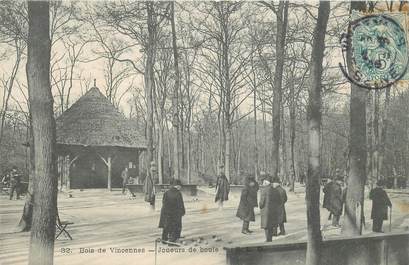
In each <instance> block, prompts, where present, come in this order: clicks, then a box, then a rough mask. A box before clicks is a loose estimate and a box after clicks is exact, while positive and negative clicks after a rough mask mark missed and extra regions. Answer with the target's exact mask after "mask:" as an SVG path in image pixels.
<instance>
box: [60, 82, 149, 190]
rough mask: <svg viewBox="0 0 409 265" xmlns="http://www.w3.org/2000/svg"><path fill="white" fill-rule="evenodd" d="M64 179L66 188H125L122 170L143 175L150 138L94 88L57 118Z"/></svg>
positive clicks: (62, 182)
mask: <svg viewBox="0 0 409 265" xmlns="http://www.w3.org/2000/svg"><path fill="white" fill-rule="evenodd" d="M56 125H57V154H58V172H59V173H60V182H61V185H62V186H65V187H66V189H71V188H76V189H84V188H108V189H109V190H111V188H114V187H121V185H122V178H121V172H122V170H123V169H124V168H125V167H128V168H129V172H130V175H131V176H133V177H137V176H139V156H140V154H141V152H142V151H144V150H146V139H145V137H144V136H143V135H142V134H141V133H140V132H139V129H138V128H137V126H136V125H135V124H134V123H133V122H132V121H130V120H128V119H126V118H125V116H124V115H123V114H122V113H120V112H119V111H118V110H117V109H116V108H115V107H114V105H112V104H111V102H110V101H109V100H108V99H107V98H106V97H105V96H104V95H103V94H102V93H101V92H100V91H99V89H98V88H97V87H95V86H94V87H93V88H91V89H90V90H89V91H88V92H87V93H85V94H84V95H83V96H82V97H81V98H80V99H78V101H76V102H75V103H74V104H73V105H72V106H71V107H70V108H69V109H67V110H66V111H65V112H64V113H62V114H61V116H59V117H58V118H57V120H56Z"/></svg>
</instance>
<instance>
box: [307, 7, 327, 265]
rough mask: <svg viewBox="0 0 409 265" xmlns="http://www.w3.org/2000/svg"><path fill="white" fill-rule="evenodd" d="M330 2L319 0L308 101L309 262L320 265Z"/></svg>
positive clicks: (311, 264) (312, 264)
mask: <svg viewBox="0 0 409 265" xmlns="http://www.w3.org/2000/svg"><path fill="white" fill-rule="evenodd" d="M329 12H330V2H329V1H328V2H327V1H326V2H320V3H319V8H318V20H317V24H316V26H315V30H314V35H313V44H312V56H311V73H310V88H309V91H308V92H309V93H308V94H309V104H308V129H309V148H308V150H309V155H308V156H309V157H308V176H307V183H306V194H305V198H306V203H307V229H308V231H307V239H308V244H307V257H306V264H307V265H319V264H320V259H321V244H322V236H321V230H320V228H321V227H320V226H321V224H320V176H321V165H320V132H321V116H322V114H321V100H322V99H321V89H322V84H321V81H322V80H321V77H322V61H323V58H324V49H325V42H324V40H325V33H326V29H327V23H328V16H329Z"/></svg>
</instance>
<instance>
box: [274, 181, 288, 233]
mask: <svg viewBox="0 0 409 265" xmlns="http://www.w3.org/2000/svg"><path fill="white" fill-rule="evenodd" d="M277 184H278V186H277V188H276V189H277V190H278V192H279V193H280V196H281V202H282V204H281V213H282V214H281V216H280V218H279V219H280V221H281V223H280V233H279V234H278V235H285V227H284V223H286V222H287V213H286V211H285V203H286V202H287V192H286V191H285V189H284V188H283V187H281V184H280V183H277ZM273 185H274V183H273Z"/></svg>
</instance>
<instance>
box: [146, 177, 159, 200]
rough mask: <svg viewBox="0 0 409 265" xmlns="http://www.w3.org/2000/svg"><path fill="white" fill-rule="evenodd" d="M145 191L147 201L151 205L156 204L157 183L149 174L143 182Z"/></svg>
mask: <svg viewBox="0 0 409 265" xmlns="http://www.w3.org/2000/svg"><path fill="white" fill-rule="evenodd" d="M143 193H144V194H145V201H146V202H149V203H150V204H151V205H154V204H155V193H156V192H155V185H154V184H153V180H152V178H151V176H150V175H147V176H146V178H145V182H144V184H143Z"/></svg>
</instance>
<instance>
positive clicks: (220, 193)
mask: <svg viewBox="0 0 409 265" xmlns="http://www.w3.org/2000/svg"><path fill="white" fill-rule="evenodd" d="M223 170H224V166H220V172H219V176H218V177H217V180H216V197H215V199H214V201H215V202H219V210H221V209H222V208H223V202H224V201H227V200H229V192H230V183H229V181H228V180H227V178H226V175H224V172H223Z"/></svg>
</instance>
